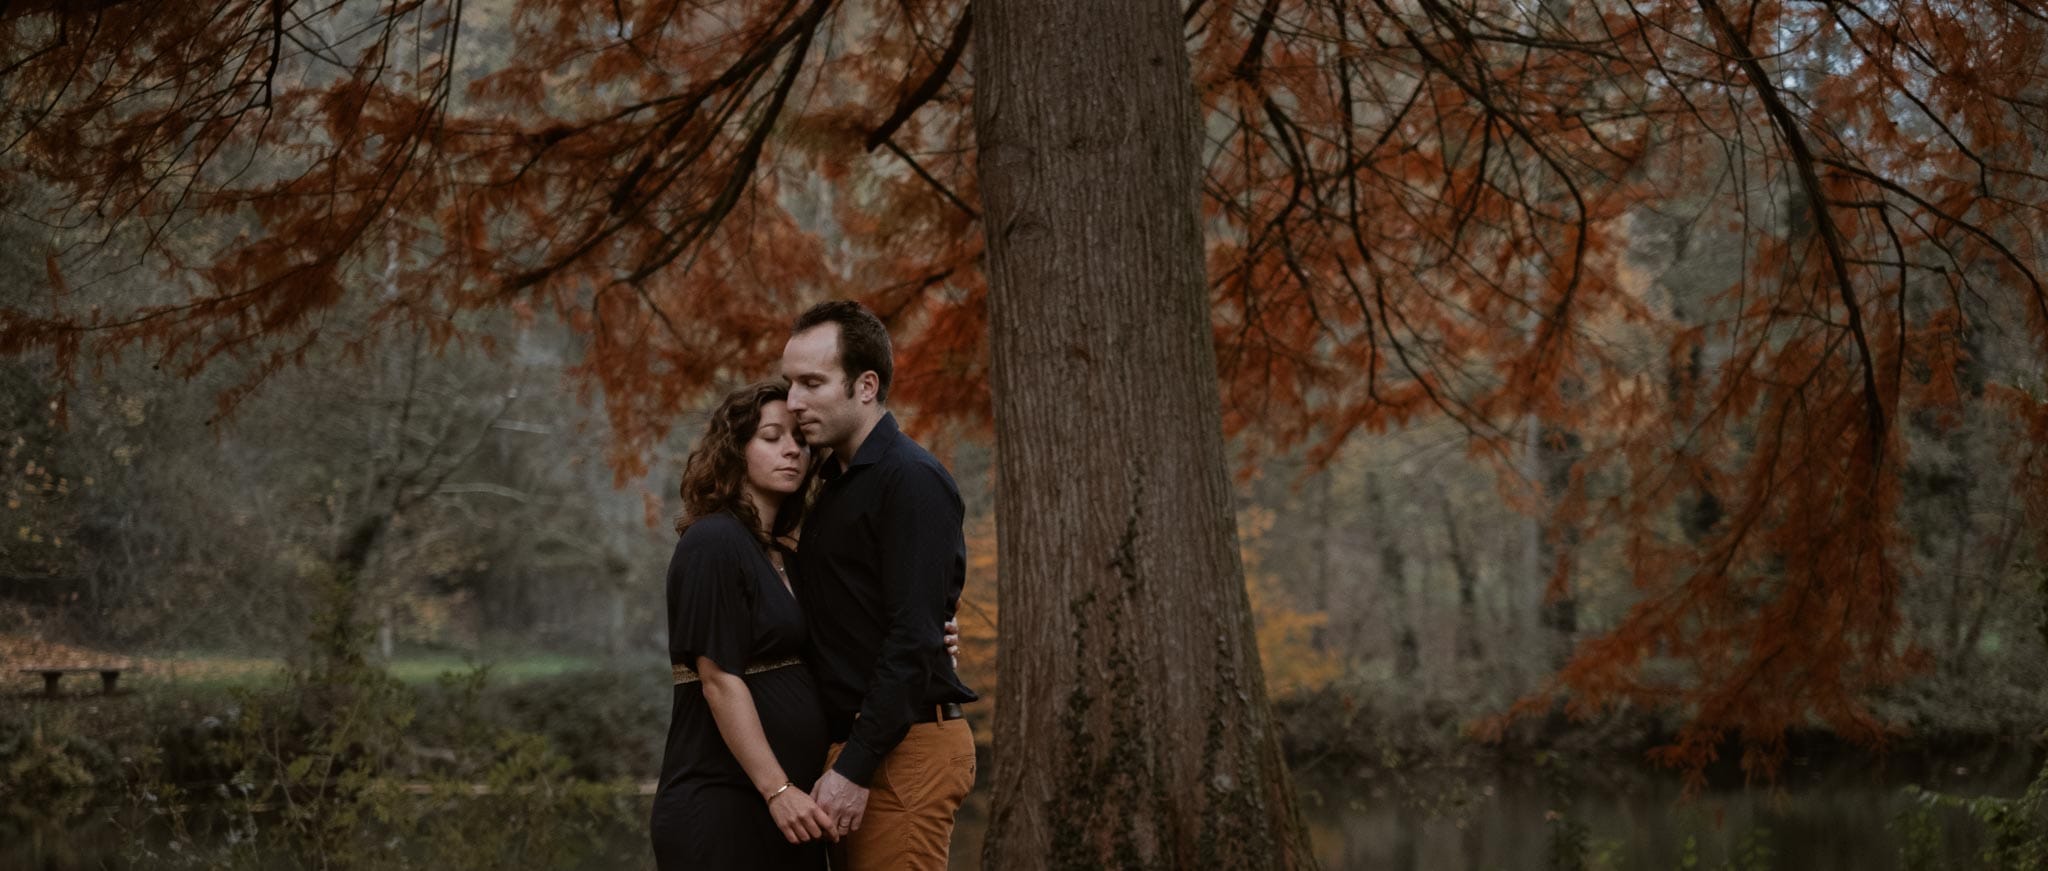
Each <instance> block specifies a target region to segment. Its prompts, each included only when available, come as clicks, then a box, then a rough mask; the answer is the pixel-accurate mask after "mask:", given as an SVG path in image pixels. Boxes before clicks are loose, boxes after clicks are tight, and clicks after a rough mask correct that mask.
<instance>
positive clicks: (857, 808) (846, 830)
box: [810, 770, 868, 841]
mask: <svg viewBox="0 0 2048 871" xmlns="http://www.w3.org/2000/svg"><path fill="white" fill-rule="evenodd" d="M810 797H811V798H813V799H816V800H817V806H818V807H819V808H820V809H821V812H822V813H824V814H825V817H826V819H827V820H828V821H829V822H830V824H831V829H832V835H833V840H835V841H836V840H838V839H840V838H844V837H846V836H847V835H850V834H853V833H854V832H855V831H858V830H859V829H860V821H861V817H863V816H866V815H867V811H868V789H867V787H865V786H859V785H856V784H855V783H854V782H853V781H851V780H847V779H846V778H845V777H844V776H843V775H841V774H840V773H839V772H837V771H831V770H827V771H826V772H825V776H823V777H820V778H818V785H817V787H816V788H814V789H812V790H811V795H810Z"/></svg>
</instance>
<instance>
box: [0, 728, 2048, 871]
mask: <svg viewBox="0 0 2048 871" xmlns="http://www.w3.org/2000/svg"><path fill="white" fill-rule="evenodd" d="M2011 755H2012V756H2013V758H2011V759H2009V760H2006V761H2004V762H1992V763H1990V764H1988V765H1987V766H1986V767H1982V768H1976V769H1972V768H1970V767H1967V766H1965V767H1956V766H1947V767H1943V768H1940V769H1938V770H1927V769H1922V770H1918V771H1913V772H1885V771H1882V770H1877V769H1872V768H1868V767H1856V768H1855V769H1854V770H1842V768H1844V766H1838V768H1837V770H1835V771H1832V772H1828V773H1826V774H1819V773H1809V774H1810V775H1811V776H1808V777H1800V776H1798V772H1794V773H1793V776H1788V777H1787V778H1785V780H1784V781H1781V785H1780V786H1779V787H1777V788H1773V789H1748V790H1743V789H1734V790H1709V791H1707V792H1705V793H1703V794H1701V795H1699V796H1695V797H1691V798H1687V797H1686V796H1684V795H1682V794H1681V792H1680V790H1679V786H1678V783H1677V782H1676V780H1675V779H1673V778H1671V777H1668V776H1661V775H1643V774H1634V775H1628V776H1622V777H1618V778H1617V779H1616V781H1615V783H1614V784H1613V785H1610V786H1604V787H1590V786H1586V785H1583V783H1582V784H1581V785H1579V786H1575V787H1573V788H1572V790H1571V791H1570V792H1569V793H1566V792H1562V791H1560V790H1558V789H1556V788H1554V787H1547V786H1545V785H1544V784H1543V782H1542V780H1543V779H1542V778H1541V777H1536V776H1530V775H1529V774H1528V773H1527V772H1524V773H1521V774H1519V775H1512V776H1511V775H1508V774H1502V773H1497V772H1495V773H1483V774H1474V773H1472V772H1465V773H1461V774H1457V775H1442V776H1438V777H1435V778H1429V779H1422V778H1413V777H1404V776H1399V775H1386V774H1374V775H1363V776H1349V777H1339V776H1333V775H1332V774H1330V773H1328V772H1316V771H1311V772H1308V773H1306V774H1305V775H1302V776H1298V777H1297V784H1298V786H1299V788H1300V789H1301V792H1302V795H1303V797H1304V803H1303V806H1304V813H1305V814H1306V816H1307V819H1308V823H1309V826H1310V833H1311V837H1312V839H1313V843H1314V848H1315V851H1316V853H1317V855H1318V857H1319V859H1320V860H1321V862H1322V866H1323V867H1324V868H1326V869H1352V868H1359V869H1388V871H1409V869H1465V868H1483V869H1508V871H1523V869H1545V868H1549V867H1552V866H1551V864H1550V860H1551V856H1552V853H1553V851H1555V850H1558V849H1560V848H1561V847H1569V848H1570V852H1573V853H1575V854H1576V855H1579V856H1582V857H1584V858H1585V859H1586V860H1587V866H1586V867H1589V868H1611V869H1683V868H1702V869H1718V868H1733V869H1752V868H1786V869H1802V871H1828V869H1856V871H1882V869H1890V868H1900V867H1902V864H1901V857H1902V853H1901V851H1902V849H1903V848H1904V847H1905V846H1906V841H1907V835H1906V832H1908V831H1909V830H1910V829H1909V828H1908V827H1907V826H1904V825H1901V823H1900V818H1901V814H1902V813H1906V812H1908V811H1911V810H1912V809H1914V808H1915V807H1917V806H1918V805H1917V804H1916V802H1915V800H1914V799H1912V798H1911V797H1910V796H1908V795H1906V794H1904V793H1903V792H1901V791H1900V789H1899V784H1903V783H1906V782H1919V783H1926V784H1928V785H1930V786H1933V787H1936V788H1940V789H1944V790H1947V791H1950V792H1953V793H1957V794H1965V795H1974V794H1985V793H1989V794H1999V795H2016V794H2018V793H2019V792H2020V791H2021V790H2022V789H2023V788H2024V786H2025V783H2026V782H2027V780H2028V779H2029V777H2030V774H2031V772H2032V771H2033V770H2035V769H2033V768H2030V767H2028V766H2030V765H2035V764H2037V763H2036V762H2034V761H2033V760H2031V759H2029V758H2021V757H2022V756H2024V755H2025V754H2011ZM630 801H633V802H635V806H634V807H633V808H630V809H628V810H627V811H626V812H624V813H622V814H620V815H619V818H618V819H616V820H613V821H610V822H608V823H606V824H604V825H603V826H601V827H600V830H599V831H597V832H595V833H592V834H590V835H588V837H590V838H591V840H590V845H589V846H588V847H587V848H586V849H584V850H583V852H581V853H578V854H577V855H576V857H575V858H574V859H572V860H569V861H566V862H563V861H555V860H550V863H551V864H549V865H547V866H536V867H564V868H576V869H581V868H590V869H597V868H648V869H651V868H652V861H651V859H650V858H649V857H648V855H647V852H646V847H645V843H646V842H645V834H644V833H643V831H642V830H641V829H640V827H639V826H638V825H637V824H636V823H635V822H634V821H635V820H637V819H644V810H645V806H646V803H647V801H648V800H647V799H645V798H639V799H635V800H630ZM487 805H488V803H487V802H486V803H478V804H476V805H474V807H476V808H477V809H476V810H475V811H474V813H475V814H477V815H478V816H479V817H480V818H479V819H478V820H476V821H474V825H473V826H471V825H469V824H465V823H459V822H458V823H455V824H454V825H453V830H465V829H473V830H475V831H479V832H488V831H489V830H490V826H491V824H492V821H491V820H490V819H488V818H487V817H488V816H489V815H491V814H492V813H494V811H492V810H491V809H489V808H488V807H487ZM21 810H23V809H20V808H15V809H13V811H15V812H19V811H21ZM444 813H451V814H461V813H467V812H466V811H463V810H460V809H459V807H458V809H456V810H450V811H445V812H444ZM1924 819H1925V820H1926V821H1927V822H1928V823H1929V824H1930V827H1929V828H1925V829H1923V830H1922V831H1923V834H1922V835H1921V837H1922V839H1923V840H1924V839H1926V838H1928V837H1930V835H1929V834H1925V833H1932V834H1931V836H1932V837H1934V838H1937V839H1938V842H1937V844H1936V846H1938V852H1939V854H1940V855H1941V856H1942V857H1943V859H1944V861H1942V862H1940V863H1939V865H1938V867H1944V868H1976V867H1980V866H1979V864H1978V863H1977V862H1976V861H1975V860H1974V858H1973V857H1974V854H1975V851H1976V850H1977V849H1978V847H1979V846H1980V843H1981V839H1982V834H1981V832H1979V831H1978V830H1977V827H1976V824H1975V823H1973V822H1972V821H1970V820H1969V819H1968V818H1967V817H1966V816H1965V815H1964V814H1962V813H1960V812H1956V811H1950V810H1939V811H1936V812H1933V813H1931V814H1929V815H1927V816H1926V817H1924ZM986 824H987V797H986V795H985V794H982V793H977V794H975V795H974V796H973V797H972V798H971V799H970V801H969V804H968V806H967V807H966V808H964V809H963V811H962V813H961V817H960V826H959V829H958V832H957V834H956V839H955V849H954V860H953V863H952V865H953V868H955V869H963V871H973V869H979V868H980V865H981V863H980V861H979V852H980V850H979V848H980V844H981V839H982V836H983V832H984V829H985V827H986ZM442 825H447V821H445V820H444V821H443V822H442ZM272 831H273V832H275V831H276V830H275V829H272ZM135 837H139V835H137V834H136V833H135V831H134V830H132V829H129V828H127V827H124V826H122V825H119V824H116V823H114V822H112V821H108V820H95V819H94V818H92V817H88V818H87V821H85V822H78V821H76V820H74V821H72V822H68V823H66V824H64V825H63V826H61V827H52V826H50V825H47V824H44V825H35V824H25V823H23V822H21V821H20V820H16V821H15V822H14V823H13V824H6V823H5V821H0V868H4V869H8V871H15V869H21V871H31V869H33V871H82V869H131V868H152V867H165V866H163V865H162V864H161V859H159V860H157V861H152V860H149V859H147V858H145V857H141V856H139V855H138V852H137V851H136V850H135V849H134V845H133V843H132V839H133V838H135ZM580 837H581V836H580ZM277 846H279V847H282V848H284V849H287V850H289V849H290V847H289V845H277ZM163 858H168V857H167V856H165V857H163ZM183 858H184V859H185V860H186V861H185V862H180V863H178V864H179V865H180V866H182V867H207V865H206V863H205V862H203V861H199V862H193V861H191V860H192V859H195V858H196V857H192V856H186V857H183ZM247 858H248V857H247V854H246V853H245V854H244V860H245V861H243V862H240V863H237V865H238V867H252V865H251V863H250V862H248V861H246V860H247ZM558 858H559V857H558ZM296 864H297V863H293V862H286V861H281V860H280V861H278V862H276V863H275V865H274V867H279V868H287V867H293V866H294V865H296ZM253 867H272V864H271V863H268V862H257V863H255V864H254V865H253Z"/></svg>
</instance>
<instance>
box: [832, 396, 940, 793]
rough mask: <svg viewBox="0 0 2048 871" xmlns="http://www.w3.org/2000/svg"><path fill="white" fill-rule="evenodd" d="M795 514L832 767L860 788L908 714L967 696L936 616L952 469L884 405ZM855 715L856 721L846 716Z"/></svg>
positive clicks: (917, 716) (929, 711) (926, 714)
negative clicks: (833, 750) (849, 455)
mask: <svg viewBox="0 0 2048 871" xmlns="http://www.w3.org/2000/svg"><path fill="white" fill-rule="evenodd" d="M820 462H822V463H824V466H823V467H822V468H821V469H820V470H819V473H818V474H819V476H820V477H822V478H823V479H824V482H825V483H824V486H823V487H822V488H820V490H819V493H818V496H817V501H816V502H815V503H814V504H813V505H812V506H811V508H810V511H809V512H808V513H807V514H806V515H805V517H804V529H803V538H802V540H801V542H800V544H799V546H798V550H797V577H798V580H799V587H798V594H799V596H800V598H801V599H802V602H803V606H804V611H805V613H806V614H807V615H808V616H809V618H810V620H809V622H810V628H811V657H810V659H811V668H812V670H813V671H814V672H815V673H816V674H817V677H818V686H819V693H820V694H821V695H822V696H823V697H824V702H825V719H826V723H827V727H828V728H829V729H830V731H831V735H832V740H833V741H845V742H846V747H845V749H843V750H841V751H840V753H839V760H838V761H837V762H835V763H834V764H833V766H832V768H833V770H835V771H838V772H839V773H840V775H842V776H844V777H845V778H846V779H848V780H851V781H853V782H854V783H856V784H859V785H861V786H866V785H867V784H868V781H869V779H870V778H871V777H873V776H874V771H875V766H877V765H879V764H880V763H881V761H882V757H883V756H884V755H886V754H887V753H888V752H889V751H890V750H892V749H894V748H895V747H896V744H897V743H898V742H900V741H902V740H903V735H904V733H906V732H908V731H910V726H911V724H912V723H915V722H919V721H924V720H930V719H931V718H932V716H933V710H934V709H935V708H936V707H938V706H939V705H942V704H945V703H947V702H971V701H974V700H976V699H977V698H978V697H977V696H976V695H975V694H974V691H973V690H970V689H968V688H967V685H966V684H963V683H961V682H960V678H959V676H958V675H956V674H954V673H953V664H952V660H951V658H949V657H948V656H946V647H945V628H944V625H943V624H944V623H945V622H946V620H947V619H949V618H950V617H951V616H952V615H953V612H954V609H955V608H956V607H957V606H958V605H959V603H960V588H961V586H962V585H963V584H964V583H965V582H966V579H967V542H966V539H965V538H964V537H963V535H962V534H961V522H962V520H963V519H964V516H965V513H966V512H965V507H964V506H963V505H962V504H961V501H960V488H959V487H958V486H956V485H955V484H954V483H953V476H952V475H950V474H947V472H946V467H945V466H943V465H940V464H939V461H938V459H937V458H935V457H933V456H932V455H931V453H930V452H928V451H926V450H925V449H924V448H923V447H921V446H919V445H918V444H917V442H914V441H911V440H910V437H908V436H905V435H904V434H903V431H902V430H901V429H899V428H898V427H897V426H896V416H895V415H893V414H885V415H883V416H882V419H881V421H880V422H878V423H876V424H875V428H874V430H873V431H871V432H869V433H868V437H867V440H866V441H863V442H862V443H861V445H860V448H859V449H858V450H856V451H855V452H854V455H853V462H851V463H848V464H847V465H846V467H845V468H844V469H843V470H842V469H841V468H840V464H839V461H838V459H837V458H833V457H825V458H822V459H820ZM855 714H859V715H860V716H859V719H858V720H856V719H855V717H854V715H855Z"/></svg>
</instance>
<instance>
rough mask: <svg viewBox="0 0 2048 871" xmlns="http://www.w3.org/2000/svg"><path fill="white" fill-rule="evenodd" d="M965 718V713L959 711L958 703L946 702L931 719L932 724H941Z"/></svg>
mask: <svg viewBox="0 0 2048 871" xmlns="http://www.w3.org/2000/svg"><path fill="white" fill-rule="evenodd" d="M965 716H967V712H966V711H963V710H960V703H959V702H947V703H945V704H943V705H940V706H939V708H938V711H937V712H936V716H934V717H933V718H932V722H934V723H943V722H946V721H947V720H958V719H960V718H961V717H965Z"/></svg>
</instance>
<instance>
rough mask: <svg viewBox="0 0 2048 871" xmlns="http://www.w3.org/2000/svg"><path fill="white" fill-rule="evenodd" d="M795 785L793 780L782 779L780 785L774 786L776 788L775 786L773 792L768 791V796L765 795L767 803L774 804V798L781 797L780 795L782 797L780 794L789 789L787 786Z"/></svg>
mask: <svg viewBox="0 0 2048 871" xmlns="http://www.w3.org/2000/svg"><path fill="white" fill-rule="evenodd" d="M795 785H796V782H795V781H791V780H785V781H783V782H782V785H781V786H778V787H776V788H775V791H774V792H771V793H769V794H768V796H767V798H768V803H769V804H774V803H775V800H776V799H778V798H781V797H782V794H783V793H785V792H788V791H789V788H790V787H792V786H795Z"/></svg>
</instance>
